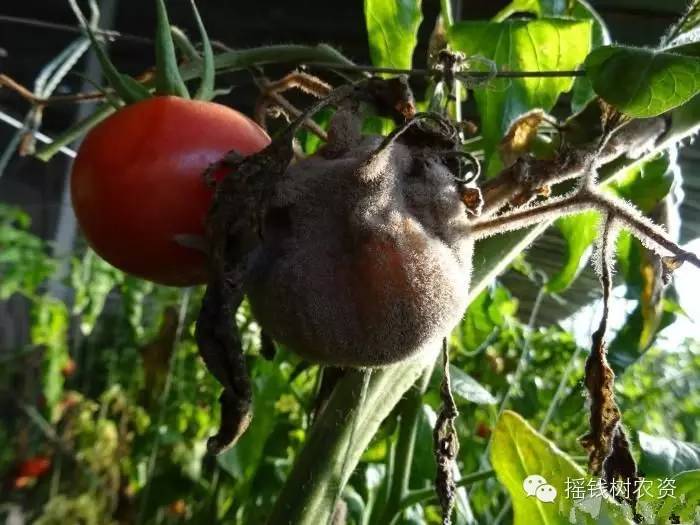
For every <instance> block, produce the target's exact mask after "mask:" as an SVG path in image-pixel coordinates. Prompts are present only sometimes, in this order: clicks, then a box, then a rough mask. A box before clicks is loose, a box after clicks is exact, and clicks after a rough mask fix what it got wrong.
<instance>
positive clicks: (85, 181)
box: [71, 97, 270, 286]
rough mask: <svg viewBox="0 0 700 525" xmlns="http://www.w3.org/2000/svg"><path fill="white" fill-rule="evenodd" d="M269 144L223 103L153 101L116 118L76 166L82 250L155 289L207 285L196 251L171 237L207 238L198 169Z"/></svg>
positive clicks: (93, 135)
mask: <svg viewBox="0 0 700 525" xmlns="http://www.w3.org/2000/svg"><path fill="white" fill-rule="evenodd" d="M269 142H270V138H269V137H268V135H267V134H266V133H265V131H263V129H262V128H260V127H259V126H258V125H257V124H255V123H254V122H253V121H252V120H250V119H249V118H247V117H246V116H245V115H243V114H241V113H239V112H238V111H235V110H233V109H231V108H228V107H226V106H222V105H221V104H215V103H212V102H200V101H193V100H185V99H181V98H177V97H154V98H150V99H147V100H144V101H142V102H138V103H136V104H133V105H130V106H127V107H125V108H123V109H120V110H119V111H117V112H116V113H115V114H114V115H112V116H111V117H109V118H108V119H106V120H105V121H104V122H102V123H100V124H99V125H98V126H97V127H95V128H94V129H93V130H92V131H91V132H90V133H89V134H88V135H87V137H86V138H85V140H84V141H83V143H82V145H81V146H80V150H79V151H78V156H77V158H76V159H75V163H74V165H73V172H72V177H71V195H72V199H73V207H74V208H75V213H76V216H77V218H78V223H79V224H80V226H81V228H82V230H83V232H84V233H85V237H86V238H87V240H88V243H89V244H90V246H92V248H93V249H94V250H95V251H96V252H97V253H98V254H99V255H100V256H101V257H102V258H104V259H105V260H106V261H108V262H109V263H110V264H112V265H114V266H116V267H117V268H119V269H121V270H123V271H125V272H128V273H131V274H133V275H136V276H138V277H142V278H144V279H148V280H151V281H154V282H157V283H161V284H166V285H172V286H189V285H193V284H200V283H203V282H206V260H205V256H204V254H203V253H202V252H201V251H198V250H197V249H195V248H190V247H184V246H182V245H180V244H178V243H177V242H176V240H175V238H176V236H179V235H185V236H194V237H203V236H204V219H205V217H206V213H207V210H208V208H209V204H210V202H211V198H212V190H211V189H209V188H207V186H206V185H205V183H204V179H203V177H202V173H203V172H204V170H205V169H206V168H207V167H208V166H209V165H210V164H211V163H213V162H216V161H218V160H220V159H221V158H222V157H223V156H224V155H225V154H226V153H228V152H229V151H231V150H235V151H237V152H238V153H240V154H242V155H250V154H252V153H255V152H257V151H259V150H261V149H263V148H264V147H265V146H267V145H268V144H269Z"/></svg>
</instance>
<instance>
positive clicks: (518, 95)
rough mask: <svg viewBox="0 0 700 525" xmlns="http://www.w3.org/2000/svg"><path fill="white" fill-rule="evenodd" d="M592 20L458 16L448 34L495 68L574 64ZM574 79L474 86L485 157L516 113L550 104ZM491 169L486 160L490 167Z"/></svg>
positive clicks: (585, 50)
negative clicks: (498, 20)
mask: <svg viewBox="0 0 700 525" xmlns="http://www.w3.org/2000/svg"><path fill="white" fill-rule="evenodd" d="M591 26H592V23H591V21H577V20H562V19H541V20H530V21H527V20H508V21H506V22H501V23H495V22H459V23H456V24H454V25H453V26H452V27H451V28H450V30H449V31H448V40H449V42H450V44H451V45H452V47H454V48H455V49H457V50H459V51H462V52H464V53H466V54H467V55H469V56H471V55H480V56H482V57H485V58H487V59H489V60H493V61H495V62H496V64H498V68H499V70H506V71H508V70H510V71H557V70H573V69H576V68H577V67H578V66H579V65H580V64H581V63H582V62H583V61H584V59H585V58H586V55H587V54H588V52H589V50H590V46H591ZM573 82H574V81H573V78H570V77H552V78H513V79H507V80H495V81H493V82H492V83H491V84H490V85H487V86H484V87H478V88H476V89H475V90H474V91H475V97H476V103H477V106H478V108H479V114H480V116H481V129H482V134H483V137H484V149H485V151H486V156H487V159H490V157H491V156H492V153H493V152H494V149H495V147H496V145H497V144H498V142H499V141H500V140H501V138H502V137H503V135H504V133H505V132H506V131H507V129H508V127H509V125H510V123H511V122H512V121H513V120H514V119H515V118H517V117H518V116H520V115H522V114H523V113H525V112H527V111H529V110H531V109H534V108H541V109H543V110H544V111H549V110H551V109H552V107H554V104H555V102H556V101H557V98H558V97H559V95H560V94H561V93H563V92H565V91H568V90H570V89H571V87H572V86H573ZM494 158H495V157H494ZM494 164H496V163H494ZM494 170H495V168H493V167H492V166H489V173H493V172H494Z"/></svg>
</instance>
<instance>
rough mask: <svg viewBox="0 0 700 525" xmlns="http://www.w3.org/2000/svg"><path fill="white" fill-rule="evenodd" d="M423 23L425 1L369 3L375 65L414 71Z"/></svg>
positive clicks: (367, 17) (375, 0)
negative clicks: (416, 49)
mask: <svg viewBox="0 0 700 525" xmlns="http://www.w3.org/2000/svg"><path fill="white" fill-rule="evenodd" d="M422 20H423V14H422V13H421V0H365V21H366V24H367V34H368V36H369V51H370V56H371V57H372V63H373V64H374V65H375V66H380V67H394V68H401V69H408V68H410V67H411V62H412V57H413V49H414V48H415V47H416V42H417V35H418V26H420V23H421V21H422Z"/></svg>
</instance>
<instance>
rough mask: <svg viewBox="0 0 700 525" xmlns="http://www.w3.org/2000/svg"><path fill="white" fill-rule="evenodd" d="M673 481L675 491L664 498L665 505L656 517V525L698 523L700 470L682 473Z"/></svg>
mask: <svg viewBox="0 0 700 525" xmlns="http://www.w3.org/2000/svg"><path fill="white" fill-rule="evenodd" d="M672 479H673V481H674V483H673V491H672V493H669V494H668V495H667V496H666V497H665V498H663V504H662V505H661V508H660V509H659V510H658V511H657V513H656V516H655V518H656V521H655V523H657V524H659V525H661V524H663V525H665V524H666V523H697V522H698V515H699V510H698V509H700V503H699V502H700V470H690V471H687V472H681V473H680V474H678V475H677V476H675V477H673V478H672ZM669 489H670V486H669ZM691 520H692V521H691Z"/></svg>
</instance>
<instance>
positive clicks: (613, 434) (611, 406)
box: [580, 213, 637, 510]
mask: <svg viewBox="0 0 700 525" xmlns="http://www.w3.org/2000/svg"><path fill="white" fill-rule="evenodd" d="M615 239H616V235H615V217H614V215H613V214H611V213H609V214H608V215H607V216H606V218H605V223H604V226H603V231H602V232H601V236H600V246H599V249H600V254H599V273H600V282H601V285H602V288H603V315H602V316H601V319H600V323H599V325H598V329H597V330H596V331H595V332H594V333H593V337H592V347H591V353H590V355H589V356H588V359H586V367H585V376H584V383H585V385H586V389H587V390H588V395H589V399H590V416H589V424H590V431H589V432H588V433H587V434H586V435H585V436H583V437H581V439H580V442H581V445H583V447H584V449H585V450H586V452H588V469H589V471H590V472H591V474H593V475H595V476H600V477H601V478H602V479H603V481H604V482H605V486H606V487H607V489H608V491H610V492H611V493H613V485H614V483H615V482H616V481H618V480H619V481H621V482H622V483H624V484H625V486H627V487H632V488H634V487H636V481H637V464H636V463H635V460H634V458H633V457H632V454H631V452H630V449H629V442H628V440H627V436H626V435H625V432H624V429H623V428H622V425H621V420H622V415H621V413H620V408H619V407H618V405H617V402H616V401H615V373H614V372H613V370H612V368H610V365H609V364H608V360H607V348H606V343H605V335H606V332H607V326H608V317H609V314H610V295H611V292H612V268H611V266H612V257H613V250H614V244H615ZM620 493H621V494H624V496H623V497H620V499H621V500H624V501H626V502H628V503H629V504H630V505H631V506H632V509H633V510H634V509H635V505H636V495H635V493H634V491H633V490H629V491H624V492H620Z"/></svg>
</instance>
